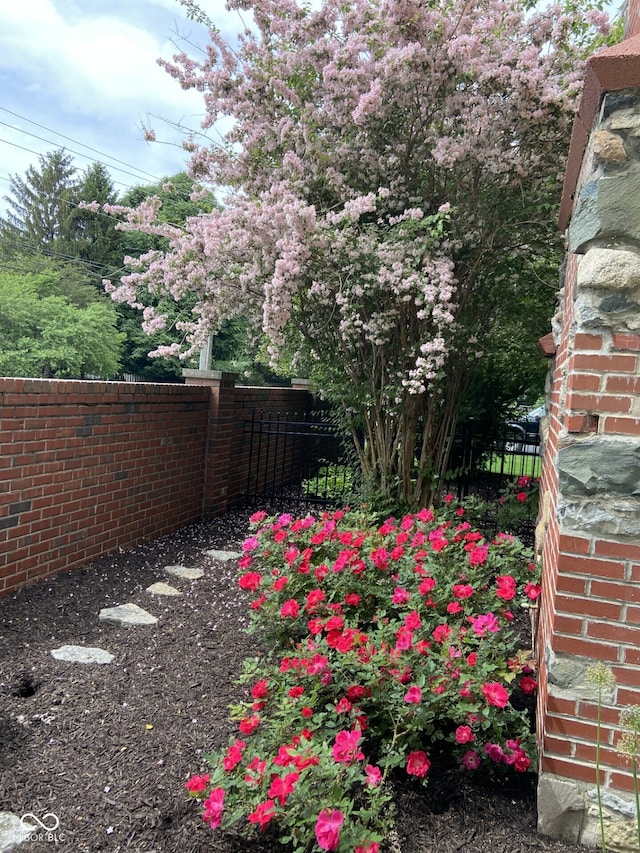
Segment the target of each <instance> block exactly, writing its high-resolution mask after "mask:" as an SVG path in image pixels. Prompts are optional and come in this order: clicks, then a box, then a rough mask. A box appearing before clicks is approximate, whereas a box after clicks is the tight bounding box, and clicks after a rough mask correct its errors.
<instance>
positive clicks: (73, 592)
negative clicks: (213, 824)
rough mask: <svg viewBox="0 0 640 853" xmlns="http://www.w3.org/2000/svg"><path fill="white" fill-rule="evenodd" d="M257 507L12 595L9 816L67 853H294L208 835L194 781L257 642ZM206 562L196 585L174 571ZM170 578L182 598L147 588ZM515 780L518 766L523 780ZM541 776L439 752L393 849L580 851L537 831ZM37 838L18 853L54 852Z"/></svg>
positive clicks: (3, 785) (1, 800) (6, 665)
mask: <svg viewBox="0 0 640 853" xmlns="http://www.w3.org/2000/svg"><path fill="white" fill-rule="evenodd" d="M249 512H250V511H249V510H244V511H243V510H238V511H235V512H230V513H227V514H226V515H225V516H223V517H221V518H218V519H216V520H214V521H211V522H208V523H202V524H197V525H194V526H191V527H188V528H185V529H183V530H181V531H179V532H177V533H175V534H173V535H171V536H168V537H165V538H163V539H158V540H155V541H153V542H150V543H148V544H146V545H143V546H140V547H138V548H135V549H133V550H130V551H124V552H121V553H118V554H116V555H113V556H110V557H105V558H103V559H100V560H98V561H96V562H95V563H93V564H92V565H90V566H87V567H85V568H82V569H76V570H75V571H73V572H69V573H66V574H62V575H60V576H58V577H57V578H55V579H54V580H49V581H45V582H43V583H40V584H38V585H34V586H31V587H29V588H26V589H23V590H21V591H19V592H18V593H16V594H14V595H9V596H5V597H4V598H3V599H0V811H10V812H13V813H14V814H17V815H18V816H20V815H22V814H25V813H26V812H31V813H33V814H35V815H39V816H42V815H44V814H46V813H51V812H53V813H55V814H56V815H57V816H58V818H59V820H60V826H59V828H58V830H57V833H56V834H57V846H58V847H59V848H60V849H61V850H69V851H74V853H76V852H77V853H93V851H100V850H109V851H114V852H115V851H123V850H133V851H140V853H142V851H146V853H153V851H155V853H160V851H168V853H173V851H175V853H205V851H206V853H211V851H215V853H241V851H246V850H247V849H251V850H252V851H255V853H272V851H276V850H278V851H282V850H283V849H284V848H283V847H282V846H281V845H279V844H277V843H274V842H271V843H269V842H268V841H266V839H261V838H258V839H257V840H256V841H255V842H251V843H248V842H246V841H242V840H238V839H234V838H231V837H228V836H225V835H222V834H221V833H220V831H217V832H215V833H214V832H212V831H211V830H210V829H209V828H208V827H206V826H205V825H204V824H203V822H202V820H201V819H200V814H199V808H198V805H197V803H195V802H193V801H191V800H189V799H188V797H187V795H186V792H185V789H184V782H185V780H186V779H188V778H189V777H190V776H191V775H193V774H194V773H196V772H202V771H204V770H205V763H204V762H203V755H204V754H207V753H208V752H209V751H210V750H211V749H220V748H222V747H223V746H226V744H227V742H228V738H229V734H230V733H231V732H232V726H231V725H230V723H229V721H228V711H227V709H228V705H229V704H230V703H231V702H234V701H238V700H239V699H240V698H243V693H242V688H240V687H239V686H238V685H236V684H235V683H234V682H235V680H236V678H237V676H238V675H239V673H240V670H241V662H242V660H243V659H244V658H245V657H247V656H250V655H252V654H255V653H256V651H257V648H256V641H255V640H254V639H253V638H251V637H249V636H248V635H246V634H245V633H243V630H242V629H243V626H244V625H245V624H246V598H244V597H243V595H242V594H241V592H240V591H239V589H238V586H237V576H238V573H237V568H236V564H235V562H233V561H231V562H220V561H215V560H213V559H212V558H210V557H207V556H205V555H204V553H203V552H204V550H207V549H212V548H218V549H224V550H237V549H238V547H239V545H240V543H241V542H242V540H243V539H244V538H245V536H246V535H247V518H248V515H249ZM174 564H182V565H186V566H189V567H203V568H204V569H205V576H204V577H203V578H202V579H200V580H197V581H177V580H174V579H170V578H167V577H165V576H163V568H164V566H167V565H174ZM159 580H166V581H167V582H169V583H171V584H173V585H175V586H178V587H179V588H180V589H181V590H182V591H183V592H184V595H183V597H181V598H165V597H158V596H155V595H152V594H150V593H148V592H146V591H145V590H146V588H147V587H148V586H150V585H151V584H152V583H155V582H156V581H159ZM127 602H134V603H136V604H138V605H140V606H141V607H143V608H144V609H146V610H149V611H150V612H151V613H153V614H154V615H156V616H157V617H158V619H159V621H158V624H157V625H154V626H145V627H136V628H120V627H117V626H115V625H111V624H105V623H100V622H99V621H98V613H99V611H100V610H101V609H102V608H103V607H112V606H115V605H117V604H124V603H127ZM65 644H75V645H83V646H99V647H101V648H103V649H105V650H107V651H109V652H111V653H112V654H114V655H115V660H114V661H113V663H111V664H109V665H96V664H89V665H85V664H79V663H66V662H62V661H58V660H55V659H54V658H53V657H52V656H51V650H52V649H55V648H57V647H59V646H61V645H65ZM514 775H516V774H514ZM535 782H536V780H535V776H534V775H533V774H524V775H522V776H519V778H517V779H514V777H513V776H510V777H509V778H508V779H503V780H491V779H489V778H487V776H486V775H485V774H483V775H482V776H473V775H472V774H469V773H466V774H462V773H461V772H460V771H459V770H457V769H456V768H453V767H451V766H449V765H448V764H447V762H446V761H444V762H442V766H440V767H439V766H438V761H437V760H434V766H433V767H432V770H431V772H430V783H429V786H428V787H427V788H426V789H424V788H422V787H419V786H414V785H412V784H409V783H403V784H399V785H398V786H397V798H396V799H397V837H396V838H394V839H391V840H390V843H389V844H388V845H386V846H385V849H386V850H388V851H389V853H453V851H465V853H476V851H477V853H480V851H482V853H485V851H492V853H524V851H527V853H528V851H550V852H551V853H577V851H581V850H585V849H586V848H583V847H577V846H575V845H570V844H565V843H563V842H560V841H552V840H550V839H547V838H543V837H541V836H538V835H537V834H536V811H535ZM53 846H55V842H53V841H51V840H46V839H43V840H41V841H38V840H36V841H31V840H27V841H25V842H23V843H22V844H21V845H20V847H19V848H17V849H19V850H20V851H23V850H24V851H48V853H50V851H51V850H52V847H53Z"/></svg>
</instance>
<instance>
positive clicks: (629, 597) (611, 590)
mask: <svg viewBox="0 0 640 853" xmlns="http://www.w3.org/2000/svg"><path fill="white" fill-rule="evenodd" d="M639 573H640V572H639ZM590 593H591V595H593V596H596V597H597V598H606V599H608V600H609V601H626V602H634V603H635V602H640V586H636V585H635V584H631V583H613V582H611V581H604V580H592V581H591V585H590Z"/></svg>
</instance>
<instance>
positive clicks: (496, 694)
mask: <svg viewBox="0 0 640 853" xmlns="http://www.w3.org/2000/svg"><path fill="white" fill-rule="evenodd" d="M481 689H482V693H483V695H484V698H485V699H486V700H487V702H488V704H489V705H494V706H495V707H496V708H505V707H506V705H507V703H508V701H509V693H508V692H507V691H506V690H505V688H504V687H503V686H502V684H499V683H498V682H497V681H487V682H486V683H485V684H483V685H482V688H481Z"/></svg>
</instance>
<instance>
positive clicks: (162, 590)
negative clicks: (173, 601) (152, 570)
mask: <svg viewBox="0 0 640 853" xmlns="http://www.w3.org/2000/svg"><path fill="white" fill-rule="evenodd" d="M147 592H150V593H152V594H153V595H182V593H181V592H180V590H179V589H176V588H175V586H170V585H169V584H168V583H162V581H158V583H152V584H151V586H148V587H147Z"/></svg>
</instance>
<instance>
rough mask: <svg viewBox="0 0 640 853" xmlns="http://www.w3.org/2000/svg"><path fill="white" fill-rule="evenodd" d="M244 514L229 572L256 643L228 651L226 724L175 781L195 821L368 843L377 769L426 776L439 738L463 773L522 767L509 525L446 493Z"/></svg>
mask: <svg viewBox="0 0 640 853" xmlns="http://www.w3.org/2000/svg"><path fill="white" fill-rule="evenodd" d="M251 523H252V526H253V532H252V535H250V536H249V537H248V538H247V539H246V540H245V541H244V543H243V546H242V548H243V556H242V558H241V559H240V561H239V563H240V569H241V571H242V574H241V576H240V578H239V585H240V588H241V589H243V590H247V591H249V592H251V593H252V595H253V599H252V601H251V602H250V605H249V610H250V624H249V631H250V632H252V633H255V634H257V635H258V637H259V639H260V641H261V645H262V647H263V648H265V649H268V650H270V651H268V652H266V653H265V654H263V655H259V656H256V657H252V658H249V659H248V660H246V661H245V664H244V671H243V674H242V677H241V683H243V684H245V685H248V688H249V695H248V696H247V701H245V702H241V703H238V704H236V705H235V706H234V707H233V708H232V716H233V718H234V719H235V721H236V723H237V731H236V732H235V733H233V734H232V736H231V737H230V740H229V743H228V746H227V747H226V748H225V749H222V750H219V751H217V752H214V753H212V754H211V755H210V756H209V758H208V761H209V764H210V770H209V772H206V773H198V774H196V775H194V776H193V777H192V778H191V779H189V780H188V782H187V783H186V787H187V790H188V791H189V793H190V794H191V795H192V796H194V797H196V798H199V799H201V800H202V803H203V818H204V820H205V822H206V823H208V824H209V826H210V827H211V828H212V829H214V830H217V829H218V828H219V827H222V829H223V830H226V831H235V832H237V833H239V834H241V835H244V836H246V837H247V838H249V839H255V837H256V836H259V835H260V834H261V833H265V832H266V833H267V834H270V835H271V836H273V837H277V838H278V839H279V840H280V841H281V842H284V843H287V844H289V845H290V848H291V849H292V850H295V851H306V850H311V849H314V850H317V849H322V850H333V851H354V853H377V851H378V850H379V849H380V845H381V843H382V842H383V839H384V838H385V837H386V835H387V834H388V832H389V830H390V828H391V827H392V825H393V819H394V815H393V806H392V802H391V800H392V797H391V782H392V780H393V779H394V778H397V777H398V775H403V774H404V775H405V776H408V777H411V778H413V779H415V780H421V781H422V782H423V783H424V784H427V783H428V779H429V770H430V766H431V760H430V757H429V756H430V753H431V752H432V750H434V749H436V748H439V747H440V746H441V745H442V744H443V743H444V744H448V745H450V747H451V749H452V751H453V753H454V754H455V755H456V757H457V760H458V762H459V764H460V766H461V767H463V768H465V769H466V771H468V772H469V773H475V772H477V771H478V770H479V769H480V768H482V767H483V766H488V767H491V768H493V769H495V770H498V769H500V770H502V771H504V772H513V773H525V772H527V771H529V770H533V769H535V763H536V762H535V741H534V736H533V734H532V731H531V721H530V717H529V715H528V713H527V711H526V710H524V709H523V708H522V706H521V705H520V707H519V702H518V699H522V697H523V696H525V695H531V694H532V693H533V692H534V690H535V688H536V682H535V678H534V673H533V670H532V662H531V661H530V660H529V658H528V654H527V653H526V651H522V650H521V649H519V647H518V642H519V638H518V635H517V633H516V632H515V631H513V630H512V627H511V626H512V623H513V621H514V618H515V617H514V612H515V611H516V610H517V608H519V606H520V605H521V604H522V603H524V602H527V601H530V600H535V599H536V598H537V597H538V595H539V592H540V587H539V584H538V582H537V576H536V571H535V567H534V565H533V564H532V563H531V559H530V554H529V553H528V551H527V550H526V549H525V548H524V547H523V545H522V544H521V543H520V542H519V541H518V540H517V539H516V538H514V537H513V536H511V535H508V534H499V535H498V536H496V537H495V538H494V539H492V540H491V541H487V540H485V538H484V537H483V536H482V534H481V533H479V532H478V531H476V530H473V529H472V527H471V525H470V524H469V522H467V521H466V520H465V519H464V508H462V507H459V506H457V507H455V509H453V507H452V508H451V509H450V510H449V511H447V509H446V508H445V510H443V511H442V512H441V513H439V514H438V515H437V516H436V515H435V514H434V512H433V511H432V510H422V511H420V512H419V513H416V514H407V515H405V516H404V517H403V518H401V519H398V520H396V519H393V518H390V519H387V520H386V521H385V522H383V523H382V524H372V519H371V517H369V516H367V514H366V513H365V512H363V511H356V512H354V511H351V510H349V509H345V510H339V511H336V512H324V513H322V514H321V515H320V516H319V517H317V518H316V517H314V516H313V515H310V514H309V515H307V516H305V517H300V518H295V519H294V518H293V516H292V515H291V514H289V513H284V514H281V515H279V516H273V517H269V518H268V517H267V516H266V513H265V512H257V513H255V514H254V515H253V516H252V517H251Z"/></svg>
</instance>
